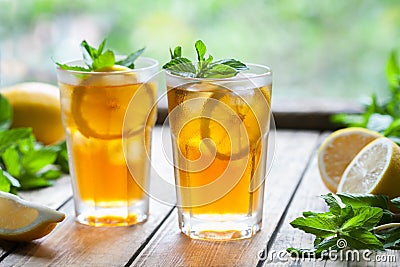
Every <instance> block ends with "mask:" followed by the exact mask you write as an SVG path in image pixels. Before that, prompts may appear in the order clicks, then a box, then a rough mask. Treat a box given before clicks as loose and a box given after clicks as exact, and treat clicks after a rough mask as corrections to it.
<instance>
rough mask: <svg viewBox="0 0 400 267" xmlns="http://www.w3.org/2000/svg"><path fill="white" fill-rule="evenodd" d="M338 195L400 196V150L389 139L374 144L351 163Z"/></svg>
mask: <svg viewBox="0 0 400 267" xmlns="http://www.w3.org/2000/svg"><path fill="white" fill-rule="evenodd" d="M338 192H339V193H340V192H343V193H361V194H364V193H371V194H383V195H387V196H389V198H390V199H391V198H394V197H398V196H400V147H399V146H398V145H396V144H395V143H393V142H392V141H391V140H390V139H388V138H385V137H382V138H379V139H376V140H375V141H372V142H371V143H370V144H368V145H367V146H366V147H364V148H363V149H362V150H361V151H360V152H359V153H358V154H357V156H356V157H355V158H354V159H353V160H352V161H351V162H350V164H349V166H348V167H347V168H346V170H345V172H344V173H343V177H342V179H341V181H340V183H339V186H338Z"/></svg>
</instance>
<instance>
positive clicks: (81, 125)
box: [71, 73, 155, 139]
mask: <svg viewBox="0 0 400 267" xmlns="http://www.w3.org/2000/svg"><path fill="white" fill-rule="evenodd" d="M122 75H124V74H122ZM127 75H130V73H129V74H127ZM103 78H104V77H101V76H99V77H95V78H93V77H92V79H91V81H85V85H84V86H77V87H75V88H74V89H73V93H72V94H73V95H72V101H71V112H72V116H73V118H74V121H75V123H76V125H77V127H78V130H79V131H80V132H81V133H82V134H83V135H84V136H86V137H94V138H98V139H116V138H121V137H122V125H123V122H124V118H125V114H126V112H127V109H128V107H129V105H130V102H131V99H132V97H133V96H135V99H136V100H135V101H134V103H133V104H132V105H134V107H132V109H134V112H138V113H140V114H137V116H136V117H135V119H132V120H127V122H126V123H127V125H126V126H125V129H129V130H130V131H133V130H135V129H136V130H139V129H142V128H143V127H144V125H145V124H146V119H147V117H146V116H142V115H141V113H150V112H152V108H153V104H154V101H155V87H154V88H153V86H151V85H150V84H140V83H136V84H135V83H132V84H129V83H126V84H124V83H122V84H121V81H119V84H121V85H116V86H113V85H109V84H110V83H109V82H108V81H104V84H103V83H102V81H101V79H103ZM115 78H117V77H115ZM119 79H121V77H119ZM129 80H130V81H132V79H131V77H129ZM139 99H140V100H139ZM132 109H131V110H132ZM131 113H132V112H131ZM153 113H154V112H153ZM132 116H133V115H132Z"/></svg>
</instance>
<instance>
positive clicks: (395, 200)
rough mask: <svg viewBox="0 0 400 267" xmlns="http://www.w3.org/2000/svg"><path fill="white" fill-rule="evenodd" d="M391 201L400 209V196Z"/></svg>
mask: <svg viewBox="0 0 400 267" xmlns="http://www.w3.org/2000/svg"><path fill="white" fill-rule="evenodd" d="M390 202H391V203H392V204H393V205H394V206H395V207H396V208H398V209H400V197H396V198H393V199H392V200H390Z"/></svg>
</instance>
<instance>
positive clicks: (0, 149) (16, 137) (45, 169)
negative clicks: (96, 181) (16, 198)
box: [0, 128, 68, 194]
mask: <svg viewBox="0 0 400 267" xmlns="http://www.w3.org/2000/svg"><path fill="white" fill-rule="evenodd" d="M61 171H62V172H65V173H68V155H67V148H66V143H65V141H63V142H61V143H59V144H56V145H52V146H43V145H42V144H40V143H38V142H36V140H35V138H34V136H33V134H32V130H31V129H30V128H15V129H10V130H5V131H0V190H1V191H6V192H11V193H14V194H16V193H17V189H21V190H24V189H34V188H38V187H43V186H50V185H52V183H53V182H52V180H54V179H57V178H59V177H60V176H61Z"/></svg>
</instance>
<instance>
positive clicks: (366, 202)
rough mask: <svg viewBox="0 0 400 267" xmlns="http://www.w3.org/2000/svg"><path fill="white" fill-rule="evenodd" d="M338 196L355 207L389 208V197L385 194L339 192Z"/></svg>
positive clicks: (346, 203)
mask: <svg viewBox="0 0 400 267" xmlns="http://www.w3.org/2000/svg"><path fill="white" fill-rule="evenodd" d="M337 196H338V197H339V198H340V200H341V201H342V202H343V203H344V204H345V205H351V206H352V207H354V208H358V207H378V208H382V209H389V198H388V197H387V196H384V195H372V194H346V193H338V194H337Z"/></svg>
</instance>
